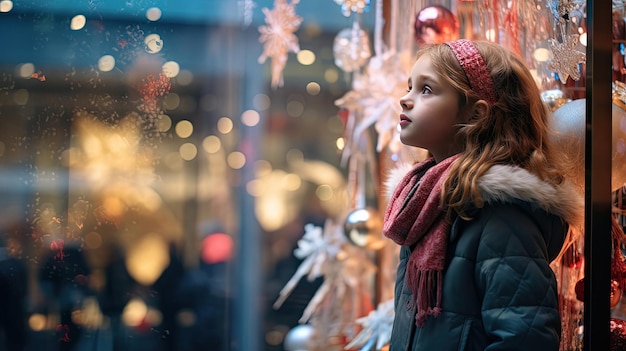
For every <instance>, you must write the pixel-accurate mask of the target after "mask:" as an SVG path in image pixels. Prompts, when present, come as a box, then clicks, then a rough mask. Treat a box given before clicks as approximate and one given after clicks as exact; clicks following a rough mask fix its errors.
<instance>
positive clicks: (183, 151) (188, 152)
mask: <svg viewBox="0 0 626 351" xmlns="http://www.w3.org/2000/svg"><path fill="white" fill-rule="evenodd" d="M178 152H179V153H180V157H181V158H182V159H183V160H185V161H191V160H193V159H194V158H196V156H197V155H198V148H197V147H196V146H195V145H194V144H192V143H184V144H183V145H181V146H180V148H178Z"/></svg>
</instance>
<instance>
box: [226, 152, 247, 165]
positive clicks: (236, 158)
mask: <svg viewBox="0 0 626 351" xmlns="http://www.w3.org/2000/svg"><path fill="white" fill-rule="evenodd" d="M226 163H228V166H229V167H230V168H232V169H241V168H243V166H244V165H245V164H246V156H245V155H244V154H243V153H241V152H239V151H233V152H231V153H230V154H228V157H227V158H226Z"/></svg>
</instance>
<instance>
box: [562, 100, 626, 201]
mask: <svg viewBox="0 0 626 351" xmlns="http://www.w3.org/2000/svg"><path fill="white" fill-rule="evenodd" d="M586 111H587V105H586V99H578V100H573V101H571V102H568V103H566V104H565V105H563V106H561V107H560V108H558V109H557V110H556V111H554V113H553V114H552V128H553V129H554V130H555V131H556V132H557V135H556V136H555V141H556V146H557V147H558V149H557V152H558V153H559V154H560V157H561V159H563V160H565V161H566V164H567V165H568V166H569V169H570V175H571V177H572V180H573V181H574V183H575V184H576V185H578V186H579V187H580V188H581V189H583V190H584V186H585V134H586V133H585V128H586ZM611 114H612V116H611V118H612V143H613V145H612V153H611V161H612V162H611V189H612V190H617V189H619V188H621V187H622V186H624V184H625V183H626V111H625V110H624V109H623V108H621V107H619V106H618V105H616V104H612V111H611ZM604 117H605V116H597V117H596V118H604ZM597 156H600V155H597Z"/></svg>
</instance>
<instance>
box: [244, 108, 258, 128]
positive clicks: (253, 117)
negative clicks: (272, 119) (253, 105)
mask: <svg viewBox="0 0 626 351" xmlns="http://www.w3.org/2000/svg"><path fill="white" fill-rule="evenodd" d="M260 119H261V117H260V116H259V113H258V112H256V111H255V110H247V111H244V112H243V113H242V114H241V123H243V124H244V125H247V126H248V127H252V126H255V125H257V124H258V123H259V120H260Z"/></svg>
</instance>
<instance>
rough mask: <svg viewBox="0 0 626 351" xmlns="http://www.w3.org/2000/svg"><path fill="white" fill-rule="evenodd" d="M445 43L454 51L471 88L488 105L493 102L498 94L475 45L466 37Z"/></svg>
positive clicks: (496, 99)
mask: <svg viewBox="0 0 626 351" xmlns="http://www.w3.org/2000/svg"><path fill="white" fill-rule="evenodd" d="M446 45H448V46H449V47H450V49H452V52H454V55H455V56H456V59H457V60H458V61H459V63H460V64H461V67H462V68H463V71H465V75H466V76H467V79H468V80H469V83H470V86H471V87H472V89H474V90H475V91H476V93H478V96H480V97H481V99H485V100H486V101H487V102H488V103H489V104H490V105H493V104H495V103H496V101H498V94H497V93H496V89H495V88H494V86H493V79H491V74H489V69H488V68H487V64H486V63H485V60H484V59H483V57H482V56H480V53H479V52H478V49H477V48H476V46H475V45H474V44H473V43H472V42H471V41H469V40H467V39H459V40H455V41H450V42H447V43H446Z"/></svg>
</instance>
